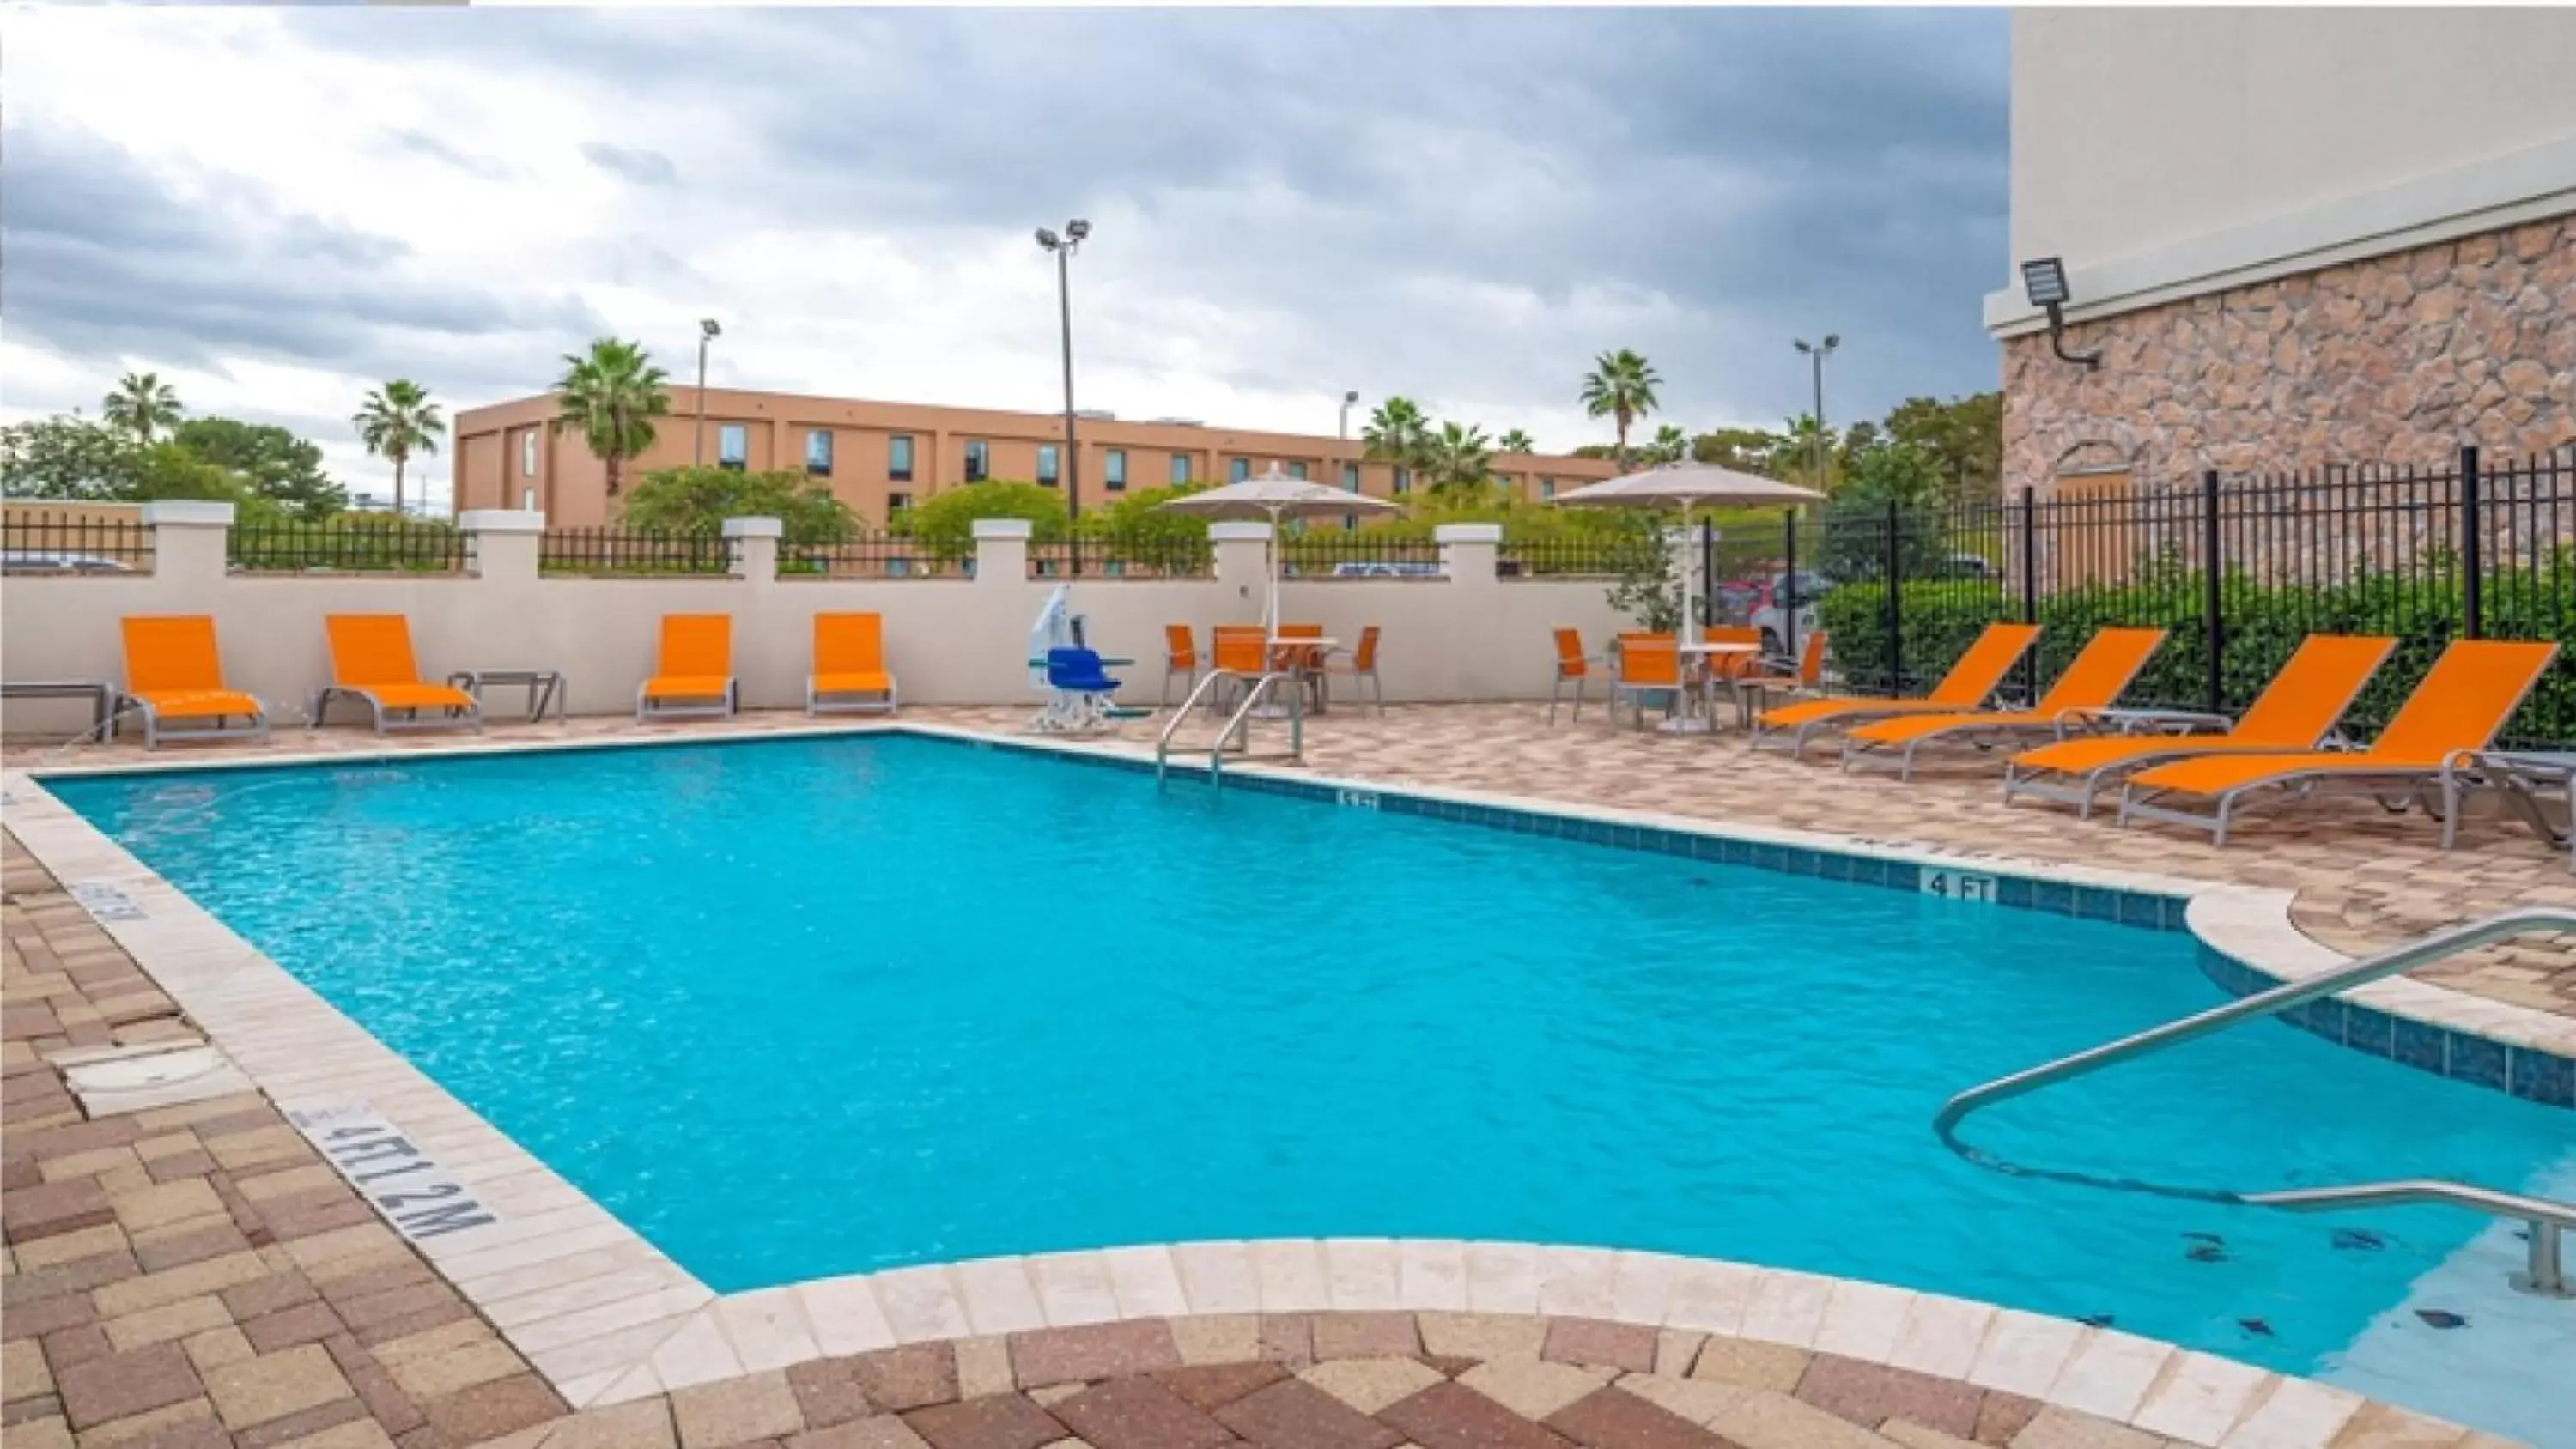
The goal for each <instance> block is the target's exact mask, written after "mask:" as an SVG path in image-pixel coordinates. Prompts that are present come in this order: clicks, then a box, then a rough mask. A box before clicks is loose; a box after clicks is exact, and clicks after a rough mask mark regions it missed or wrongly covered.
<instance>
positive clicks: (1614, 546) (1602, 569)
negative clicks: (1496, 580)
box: [1494, 535, 1664, 579]
mask: <svg viewBox="0 0 2576 1449" xmlns="http://www.w3.org/2000/svg"><path fill="white" fill-rule="evenodd" d="M1663 547H1664V544H1663V541H1662V540H1661V539H1658V538H1654V537H1650V536H1648V537H1627V536H1619V535H1612V536H1608V537H1602V538H1549V539H1530V540H1526V541H1523V542H1518V543H1514V542H1509V541H1506V542H1505V543H1503V544H1502V545H1501V547H1500V548H1498V549H1497V550H1496V551H1495V554H1494V573H1495V575H1496V576H1497V577H1500V578H1506V579H1538V578H1616V577H1619V576H1621V575H1623V574H1627V573H1630V572H1633V571H1635V570H1638V569H1640V568H1644V567H1651V566H1652V560H1653V558H1654V555H1655V554H1656V553H1658V552H1659V551H1661V550H1662V549H1663Z"/></svg>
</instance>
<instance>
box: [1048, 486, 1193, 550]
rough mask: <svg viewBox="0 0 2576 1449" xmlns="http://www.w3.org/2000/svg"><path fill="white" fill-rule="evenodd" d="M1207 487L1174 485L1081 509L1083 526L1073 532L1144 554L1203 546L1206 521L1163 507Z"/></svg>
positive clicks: (1123, 494) (1126, 495) (1149, 489)
mask: <svg viewBox="0 0 2576 1449" xmlns="http://www.w3.org/2000/svg"><path fill="white" fill-rule="evenodd" d="M1207 487H1208V485H1207V484H1205V483H1176V484H1173V485H1172V486H1171V487H1169V488H1148V489H1145V490H1144V491H1142V492H1139V493H1122V494H1120V495H1118V498H1117V500H1116V501H1115V502H1112V503H1107V504H1103V505H1101V506H1099V507H1097V508H1087V509H1084V510H1083V514H1082V522H1081V523H1080V524H1079V525H1078V526H1077V527H1076V529H1075V532H1077V533H1079V534H1080V535H1081V536H1082V537H1084V538H1087V539H1097V540H1099V541H1101V542H1103V543H1106V544H1109V545H1110V546H1111V547H1112V548H1113V549H1133V550H1139V551H1145V550H1152V549H1155V548H1158V547H1159V548H1176V547H1181V546H1185V545H1188V544H1192V543H1205V542H1207V531H1208V520H1207V519H1206V518H1204V517H1201V516H1199V515H1197V514H1190V513H1174V512H1171V511H1170V510H1168V509H1166V508H1164V507H1163V505H1164V504H1166V503H1169V502H1171V501H1172V500H1173V499H1175V498H1187V497H1188V496H1190V495H1191V494H1193V493H1203V492H1205V491H1207Z"/></svg>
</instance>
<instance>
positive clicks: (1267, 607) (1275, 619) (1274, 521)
mask: <svg viewBox="0 0 2576 1449" xmlns="http://www.w3.org/2000/svg"><path fill="white" fill-rule="evenodd" d="M1279 518H1280V510H1278V509H1276V508H1273V509H1271V510H1270V601H1269V602H1268V603H1267V604H1264V605H1263V606H1262V611H1261V633H1262V637H1263V638H1265V639H1268V638H1275V637H1277V635H1278V633H1279Z"/></svg>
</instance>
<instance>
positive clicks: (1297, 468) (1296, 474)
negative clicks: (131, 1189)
mask: <svg viewBox="0 0 2576 1449" xmlns="http://www.w3.org/2000/svg"><path fill="white" fill-rule="evenodd" d="M1288 476H1289V477H1291V478H1303V477H1305V476H1306V465H1305V464H1303V463H1291V464H1289V465H1288Z"/></svg>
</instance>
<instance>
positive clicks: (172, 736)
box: [116, 693, 268, 750]
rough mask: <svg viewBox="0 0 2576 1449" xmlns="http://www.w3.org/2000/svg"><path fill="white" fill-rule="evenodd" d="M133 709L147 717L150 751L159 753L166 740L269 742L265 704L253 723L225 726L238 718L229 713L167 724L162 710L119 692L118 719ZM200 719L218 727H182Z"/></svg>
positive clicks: (190, 716) (176, 718) (146, 739)
mask: <svg viewBox="0 0 2576 1449" xmlns="http://www.w3.org/2000/svg"><path fill="white" fill-rule="evenodd" d="M251 698H252V699H254V700H257V699H258V698H259V696H257V695H252V696H251ZM129 710H130V711H132V712H134V713H136V714H139V715H141V716H142V717H143V748H145V749H146V750H157V749H159V748H161V746H162V743H163V742H164V741H167V742H169V743H172V744H185V743H188V742H190V741H193V740H260V741H263V742H264V741H266V740H267V739H268V708H267V705H266V703H265V702H262V703H261V707H260V710H259V712H258V713H257V714H254V715H252V716H250V723H248V724H246V725H230V724H227V723H225V721H227V720H231V719H234V718H237V716H234V715H229V714H218V715H202V714H183V715H173V716H171V718H170V719H169V720H166V721H165V720H163V719H162V718H161V711H160V710H159V709H158V708H156V707H155V706H153V705H150V704H147V703H145V702H144V701H143V700H142V699H141V698H140V697H138V696H135V695H131V694H125V693H119V694H118V695H117V696H116V717H117V718H120V719H121V718H123V717H124V716H125V714H126V712H127V711H129ZM198 719H212V720H213V721H214V724H213V725H211V726H206V727H199V726H196V725H188V726H186V727H184V728H181V727H179V723H180V721H183V720H198Z"/></svg>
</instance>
